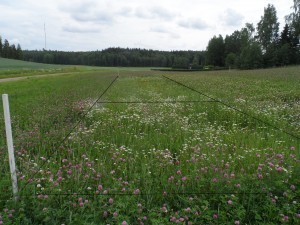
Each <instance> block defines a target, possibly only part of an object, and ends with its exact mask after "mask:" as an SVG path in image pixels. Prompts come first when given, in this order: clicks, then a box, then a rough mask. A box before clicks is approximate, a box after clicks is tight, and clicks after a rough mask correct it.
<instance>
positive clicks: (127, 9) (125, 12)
mask: <svg viewBox="0 0 300 225" xmlns="http://www.w3.org/2000/svg"><path fill="white" fill-rule="evenodd" d="M132 11H133V10H132V8H130V7H123V8H121V9H120V10H119V11H118V14H119V15H121V16H125V17H127V16H130V15H131V14H132Z"/></svg>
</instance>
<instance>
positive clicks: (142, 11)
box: [135, 7, 177, 20]
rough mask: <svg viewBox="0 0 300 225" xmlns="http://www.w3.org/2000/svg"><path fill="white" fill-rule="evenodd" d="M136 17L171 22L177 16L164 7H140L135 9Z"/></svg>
mask: <svg viewBox="0 0 300 225" xmlns="http://www.w3.org/2000/svg"><path fill="white" fill-rule="evenodd" d="M135 16H137V17H139V18H142V19H155V18H158V19H166V20H171V19H173V18H175V17H176V16H177V15H176V14H175V13H173V12H171V11H169V10H167V9H165V8H162V7H152V8H150V9H146V8H142V7H138V8H136V9H135Z"/></svg>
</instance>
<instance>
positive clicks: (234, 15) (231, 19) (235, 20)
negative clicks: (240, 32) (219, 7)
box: [221, 9, 244, 27]
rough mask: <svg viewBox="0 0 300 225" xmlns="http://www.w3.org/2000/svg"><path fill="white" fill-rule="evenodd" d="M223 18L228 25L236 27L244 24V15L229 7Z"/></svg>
mask: <svg viewBox="0 0 300 225" xmlns="http://www.w3.org/2000/svg"><path fill="white" fill-rule="evenodd" d="M221 19H222V21H223V23H224V24H225V25H226V26H230V27H236V26H240V25H242V24H243V23H242V22H243V19H244V16H243V15H242V14H240V13H239V12H237V11H235V10H234V9H227V10H226V11H225V12H224V14H223V15H222V16H221Z"/></svg>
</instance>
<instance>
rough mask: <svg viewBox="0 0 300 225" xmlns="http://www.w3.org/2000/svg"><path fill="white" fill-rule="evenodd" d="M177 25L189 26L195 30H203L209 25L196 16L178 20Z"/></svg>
mask: <svg viewBox="0 0 300 225" xmlns="http://www.w3.org/2000/svg"><path fill="white" fill-rule="evenodd" d="M178 25H179V26H181V27H184V28H191V29H197V30H205V29H207V28H209V25H208V24H207V23H206V22H205V21H203V20H202V19H200V18H198V19H196V18H191V19H185V20H180V21H179V22H178Z"/></svg>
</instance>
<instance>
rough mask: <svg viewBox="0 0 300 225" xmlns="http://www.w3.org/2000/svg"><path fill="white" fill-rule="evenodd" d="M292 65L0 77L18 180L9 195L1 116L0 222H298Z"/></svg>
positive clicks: (299, 168)
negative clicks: (7, 105)
mask: <svg viewBox="0 0 300 225" xmlns="http://www.w3.org/2000/svg"><path fill="white" fill-rule="evenodd" d="M299 69H300V67H288V68H282V69H268V70H253V71H219V72H193V73H184V72H158V71H150V70H148V69H141V68H137V69H117V68H111V69H100V70H98V71H86V70H84V69H83V70H82V72H80V71H79V72H78V73H77V72H76V73H70V74H68V75H62V76H56V77H44V78H39V79H36V78H30V79H26V80H22V81H16V82H7V83H2V84H0V90H1V93H7V94H9V98H10V105H11V114H12V121H13V124H12V126H13V132H14V141H15V143H14V144H15V151H16V160H17V168H18V170H19V172H18V179H19V188H20V198H19V202H18V203H15V202H14V201H13V197H12V194H11V192H12V191H11V187H10V180H9V178H10V175H9V168H8V159H7V157H8V156H7V150H6V147H5V146H6V145H5V136H4V125H3V123H4V122H3V121H0V126H1V128H2V131H3V132H1V139H0V142H1V149H0V163H1V164H0V170H1V175H0V176H1V177H0V221H2V223H3V224H122V225H125V224H140V225H141V224H196V225H197V224H297V223H300V210H299V209H300V203H299V202H300V198H299V196H300V190H299V188H300V178H299V174H300V140H299V137H300V88H299V84H300V74H299ZM0 73H1V72H0ZM118 74H119V76H117V75H118ZM1 111H2V106H1Z"/></svg>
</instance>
